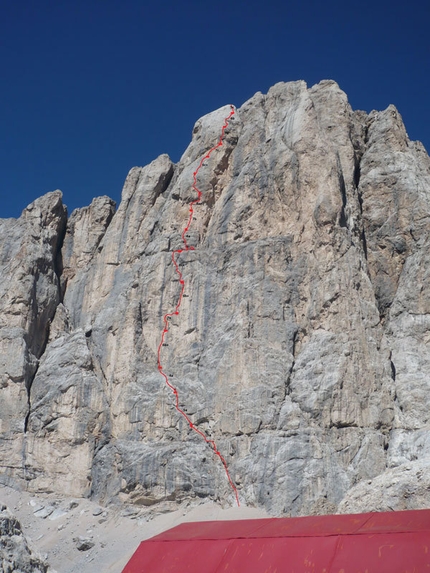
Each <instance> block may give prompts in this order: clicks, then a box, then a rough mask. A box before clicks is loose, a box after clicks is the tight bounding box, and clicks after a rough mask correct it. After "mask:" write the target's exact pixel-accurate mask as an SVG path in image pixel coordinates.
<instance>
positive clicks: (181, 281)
mask: <svg viewBox="0 0 430 573" xmlns="http://www.w3.org/2000/svg"><path fill="white" fill-rule="evenodd" d="M230 108H231V111H230V114H229V115H228V116H227V117H226V118H224V125H223V126H222V131H221V136H220V138H219V140H218V143H217V145H215V146H214V147H212V148H211V149H210V150H209V151H208V152H207V153H206V155H204V156H203V157H202V158H201V160H200V163H199V166H198V167H197V169H196V170H195V171H194V173H193V189H194V191H196V192H197V199H194V201H191V202H190V215H189V217H188V222H187V224H186V227H185V228H184V230H183V231H182V235H181V237H182V242H183V243H184V247H183V248H182V249H176V250H175V251H172V262H173V264H174V266H175V271H176V273H177V274H178V276H179V284H180V285H181V292H180V293H179V299H178V302H177V304H176V307H175V310H174V311H173V312H168V313H167V314H165V315H164V318H163V321H164V329H163V332H162V334H161V341H160V344H159V345H158V353H157V356H158V370H159V372H160V374H161V375H162V376H163V378H164V380H165V382H166V384H167V386H168V387H169V388H170V389H171V390H172V393H173V394H174V395H175V408H176V410H177V411H178V412H179V413H180V414H181V416H183V417H184V418H185V419H186V421H187V422H188V424H189V426H190V428H191V429H192V430H194V431H195V432H196V433H197V434H199V435H200V436H201V437H202V438H203V439H204V441H205V442H206V443H207V444H209V446H210V447H211V448H212V450H213V452H214V454H216V455H217V456H218V457H219V459H220V460H221V463H222V465H223V466H224V469H225V473H226V475H227V479H228V481H229V483H230V485H231V487H232V489H233V491H234V495H235V497H236V502H237V505H238V506H239V505H240V503H239V494H238V492H237V488H236V486H235V484H234V482H233V480H232V479H231V476H230V472H229V471H228V467H227V462H226V461H225V459H224V457H223V456H222V454H221V452H220V451H219V450H218V448H217V446H216V444H215V442H214V440H210V439H209V438H208V437H207V436H206V434H204V433H203V432H202V431H201V430H200V429H199V428H198V427H197V426H195V425H194V424H193V422H192V421H191V420H190V418H189V417H188V415H187V413H186V412H184V410H182V408H181V407H180V406H179V395H178V390H177V389H176V388H175V387H174V386H173V384H171V383H170V382H169V378H168V376H167V374H166V373H165V372H164V371H163V367H162V366H161V361H160V354H161V349H162V347H163V344H165V342H164V340H165V337H166V334H167V333H168V332H169V320H170V319H171V317H172V316H175V315H178V314H179V308H180V306H181V303H182V299H183V296H184V290H185V282H184V279H183V277H182V273H181V271H180V270H179V266H178V261H177V259H176V255H180V254H181V253H183V252H184V251H194V250H195V248H194V247H192V246H191V247H190V246H189V245H188V242H187V237H186V233H187V232H188V231H189V230H190V226H191V222H192V220H193V215H194V205H195V204H196V203H198V202H199V201H200V199H201V197H202V192H201V191H200V190H199V189H198V187H197V174H198V172H199V170H200V168H201V167H202V166H203V163H204V161H205V159H209V157H210V156H211V153H212V152H213V151H215V149H217V148H218V147H221V145H222V140H223V138H224V131H225V130H226V128H227V127H228V120H229V119H230V118H231V117H232V116H233V115H234V113H235V111H234V107H233V106H232V105H231V106H230Z"/></svg>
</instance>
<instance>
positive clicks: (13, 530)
mask: <svg viewBox="0 0 430 573" xmlns="http://www.w3.org/2000/svg"><path fill="white" fill-rule="evenodd" d="M0 569H1V571H2V572H4V573H13V572H15V571H16V572H17V573H18V572H19V573H47V571H48V565H47V563H46V561H45V560H43V559H42V558H41V557H40V556H38V555H37V554H36V553H35V552H34V551H33V550H32V549H31V547H30V546H29V543H28V541H27V539H26V538H25V536H24V535H23V532H22V529H21V525H20V523H19V521H18V520H17V519H16V518H15V517H14V516H13V515H12V514H11V512H10V511H9V510H8V509H7V508H6V506H5V505H3V504H0Z"/></svg>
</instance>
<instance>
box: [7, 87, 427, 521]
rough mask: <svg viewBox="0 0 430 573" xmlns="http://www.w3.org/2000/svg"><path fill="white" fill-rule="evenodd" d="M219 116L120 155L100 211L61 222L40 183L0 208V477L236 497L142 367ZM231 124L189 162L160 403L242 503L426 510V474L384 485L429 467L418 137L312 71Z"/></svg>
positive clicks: (147, 498)
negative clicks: (134, 163) (9, 214)
mask: <svg viewBox="0 0 430 573" xmlns="http://www.w3.org/2000/svg"><path fill="white" fill-rule="evenodd" d="M229 113H230V106H229V105H227V106H225V107H223V108H221V109H219V110H216V111H214V112H212V113H210V114H208V115H207V116H205V117H203V118H201V119H200V120H198V121H197V123H196V125H195V127H194V130H193V136H192V141H191V143H190V145H189V147H188V148H187V149H186V151H185V153H184V154H183V156H182V158H181V160H180V161H179V163H177V164H173V163H172V162H171V161H170V159H169V157H168V156H167V155H162V156H160V157H158V158H157V159H155V160H154V161H153V162H152V163H151V164H150V165H148V166H146V167H143V168H140V167H136V168H134V169H132V170H131V171H130V173H129V174H128V176H127V179H126V181H125V185H124V189H123V194H122V200H121V203H120V205H119V206H118V209H117V210H116V211H115V205H114V203H113V201H112V200H110V199H109V198H108V197H98V198H96V199H94V201H93V202H92V204H91V205H90V206H89V207H86V208H83V209H78V210H76V211H74V212H73V213H72V215H71V216H70V218H69V219H68V220H67V216H66V211H65V208H64V206H63V205H62V202H61V194H60V193H59V192H54V193H49V194H47V195H45V196H44V197H42V198H40V199H38V200H37V201H36V202H35V203H33V204H32V205H31V206H30V207H28V208H27V209H26V210H25V211H24V213H23V215H22V216H21V218H19V219H17V220H1V222H0V235H1V242H0V264H1V277H2V280H1V282H0V289H1V294H0V312H1V314H0V347H1V349H2V352H1V359H0V432H1V434H0V471H1V477H0V479H1V481H3V482H4V483H7V484H8V485H14V486H15V487H23V486H25V487H26V488H28V489H29V490H31V491H36V492H47V491H49V492H51V491H52V492H56V493H59V494H62V493H64V494H67V495H72V496H91V497H92V498H94V499H97V500H99V501H100V502H101V503H109V502H117V503H135V504H141V505H152V504H157V503H158V502H160V501H166V500H169V501H171V502H172V503H174V502H175V501H180V500H184V499H187V498H190V499H196V498H198V499H200V498H201V499H205V498H210V499H215V500H219V501H221V502H222V503H225V504H228V503H234V492H233V490H232V488H231V487H230V485H229V482H228V480H227V476H226V474H225V471H224V468H223V466H222V464H221V462H220V459H219V458H218V457H217V456H215V455H214V454H213V452H212V451H211V448H210V447H208V446H207V445H206V444H205V442H204V440H203V439H202V438H201V437H200V436H198V435H197V434H196V433H195V432H193V431H192V429H190V427H189V424H187V422H186V421H185V420H184V418H183V417H181V416H180V415H178V412H177V411H176V409H175V408H174V397H173V395H172V392H171V391H170V390H169V388H168V387H167V386H166V384H165V382H164V379H163V377H162V376H161V375H160V373H159V371H158V368H157V348H158V345H159V343H160V338H161V331H162V330H163V328H164V323H163V315H164V314H165V313H167V312H170V311H172V310H174V308H175V306H176V304H177V301H178V296H179V292H180V285H179V283H178V275H177V273H176V272H175V269H174V265H173V264H172V258H171V253H172V251H173V250H174V249H178V248H180V247H181V245H182V240H181V233H182V231H183V229H184V227H185V226H186V223H187V221H188V217H189V203H190V201H192V200H194V199H196V192H195V191H194V190H193V188H192V184H193V173H194V172H195V171H196V169H197V167H198V165H199V163H200V160H201V158H202V156H203V155H205V154H206V153H207V152H208V150H209V149H211V148H212V147H213V146H214V145H216V143H217V142H218V140H219V137H220V135H221V129H222V125H223V124H224V119H225V118H226V117H227V116H228V115H229ZM233 118H234V119H233ZM233 118H232V119H230V121H229V124H228V127H227V129H226V130H225V137H224V140H223V145H222V146H219V147H218V148H217V149H216V150H215V151H213V153H211V156H210V158H209V159H208V160H206V162H205V166H204V167H202V168H201V169H199V171H198V175H197V185H198V188H199V189H200V190H201V191H202V199H201V202H200V204H198V205H196V206H195V207H194V217H195V219H193V220H192V223H191V226H190V229H189V232H188V234H189V238H188V242H189V244H190V245H192V246H194V247H195V249H194V250H190V251H188V252H184V253H182V254H181V255H180V256H179V257H178V260H179V264H180V270H181V272H182V274H183V277H184V281H185V287H186V288H185V294H186V295H187V296H186V297H184V299H183V301H182V304H181V307H180V313H179V315H178V316H174V317H173V318H172V320H171V321H170V326H169V331H168V334H167V337H166V340H167V343H168V346H166V347H163V348H162V363H163V368H164V370H165V371H166V372H167V373H168V374H169V378H170V380H171V381H172V384H174V386H175V387H176V388H177V389H178V394H179V400H180V404H181V407H183V409H184V410H186V412H187V414H188V416H189V417H190V419H191V420H192V422H193V423H194V424H195V425H196V426H197V427H198V428H199V429H200V430H201V431H202V432H204V433H205V434H206V435H207V436H208V438H210V439H213V440H215V442H216V444H217V447H218V449H219V451H220V452H221V453H222V455H223V456H224V458H225V460H226V462H227V465H228V468H229V471H230V474H231V477H232V479H233V481H234V483H235V484H236V486H237V488H238V492H239V497H240V500H241V501H242V502H243V503H246V504H248V505H257V506H264V507H265V508H266V509H267V510H268V511H269V512H270V513H272V514H274V515H281V514H284V515H285V514H287V515H288V514H291V515H298V514H311V513H327V512H335V511H338V510H341V511H344V510H345V511H346V510H348V508H349V509H350V510H354V511H360V510H361V509H365V510H369V504H370V505H371V504H372V502H371V501H369V500H371V499H378V503H379V506H380V507H379V506H378V508H379V509H386V508H389V509H401V508H403V507H410V508H413V507H424V506H427V507H428V506H430V491H429V490H428V488H427V490H426V491H424V490H423V492H421V494H420V495H417V496H409V500H408V502H407V503H406V502H405V498H404V496H405V488H404V487H400V486H399V487H397V488H391V490H390V492H391V493H390V495H385V497H384V495H382V494H383V493H384V492H386V491H387V488H388V487H391V484H392V482H393V479H396V480H397V482H396V483H400V482H399V480H400V481H401V482H402V483H403V482H405V483H406V484H407V483H408V479H409V477H408V476H412V474H413V476H412V477H411V478H410V479H411V480H412V481H413V480H415V481H416V480H417V477H416V472H415V473H414V471H415V470H414V468H415V465H412V466H411V463H412V464H414V463H415V464H416V463H417V460H418V462H419V467H418V466H417V469H416V471H426V468H427V471H428V469H430V468H429V466H430V318H429V317H430V271H429V269H430V254H429V253H430V249H429V229H430V218H429V214H430V160H429V157H428V155H427V153H426V151H425V149H424V148H423V146H422V145H421V144H420V143H419V142H411V141H409V139H408V136H407V134H406V131H405V128H404V126H403V123H402V120H401V117H400V115H399V113H398V112H397V110H396V109H395V108H394V107H393V106H390V107H388V108H387V109H386V110H385V111H382V112H371V113H370V114H367V113H365V112H363V111H353V110H352V109H351V107H350V105H349V103H348V100H347V96H346V95H345V93H344V92H342V91H341V90H340V89H339V87H338V85H337V84H336V83H335V82H333V81H323V82H321V83H319V84H318V85H316V86H313V87H312V88H310V89H308V88H307V86H306V84H305V83H304V82H302V81H298V82H291V83H279V84H276V85H275V86H274V87H272V88H271V89H270V90H269V92H268V94H267V95H263V94H261V93H257V94H256V95H255V96H254V97H252V98H251V99H250V100H249V101H247V102H246V103H245V104H243V105H242V107H240V108H238V109H236V110H235V113H234V115H233ZM411 468H412V469H411ZM402 480H403V481H402ZM414 483H415V482H414ZM360 488H361V489H360ZM424 489H425V488H424ZM420 491H421V490H420ZM378 492H379V493H378ZM393 492H394V493H393ZM426 492H427V493H426ZM372 496H373V498H372ZM384 499H385V500H386V502H384Z"/></svg>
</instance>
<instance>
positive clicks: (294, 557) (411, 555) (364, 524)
mask: <svg viewBox="0 0 430 573" xmlns="http://www.w3.org/2000/svg"><path fill="white" fill-rule="evenodd" d="M426 572H428V573H430V510H417V511H393V512H389V513H361V514H356V515H323V516H316V517H295V518H272V519H249V520H241V521H203V522H196V523H183V524H182V525H178V527H174V528H173V529H169V530H168V531H166V532H164V533H162V534H161V535H157V536H156V537H152V538H151V539H148V540H146V541H143V542H142V543H141V544H140V545H139V547H138V549H137V551H136V552H135V553H134V555H133V557H132V558H131V559H130V561H129V562H128V564H127V565H126V567H125V569H124V571H123V573H426Z"/></svg>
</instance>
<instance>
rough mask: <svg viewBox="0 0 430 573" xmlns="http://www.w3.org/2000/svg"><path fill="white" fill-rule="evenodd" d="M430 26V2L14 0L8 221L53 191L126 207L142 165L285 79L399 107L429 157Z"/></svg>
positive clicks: (6, 132) (6, 21) (70, 198)
mask: <svg viewBox="0 0 430 573" xmlns="http://www.w3.org/2000/svg"><path fill="white" fill-rule="evenodd" d="M429 23H430V3H429V1H428V0H408V1H405V0H404V1H402V2H400V1H398V0H391V1H388V0H387V1H385V0H373V1H367V0H362V1H361V2H352V1H349V0H325V1H323V0H321V1H318V2H317V1H313V0H291V1H289V0H284V1H277V0H260V1H255V0H246V2H238V1H230V2H226V1H224V0H213V1H209V0H206V1H200V2H197V1H194V0H183V1H180V0H176V1H172V0H167V1H164V2H163V1H162V0H158V1H155V0H154V1H152V0H151V1H144V0H140V1H137V0H118V1H111V0H70V1H64V0H53V1H48V0H37V1H35V0H31V1H30V0H20V1H17V0H2V1H1V3H0V66H1V89H0V103H1V105H0V193H1V202H0V217H16V216H19V214H20V213H21V211H22V209H23V208H24V207H26V205H27V204H29V203H30V202H31V201H33V200H34V199H35V198H37V197H39V196H40V195H43V194H44V193H46V192H48V191H52V190H54V189H61V190H62V191H63V193H64V202H65V203H66V204H67V206H68V208H69V212H71V211H72V210H73V209H74V208H76V207H82V206H85V205H88V204H89V203H90V202H91V200H92V198H93V197H95V196H97V195H109V196H110V197H112V198H113V199H115V200H116V201H119V198H120V194H121V189H122V185H123V182H124V179H125V177H126V175H127V172H128V170H129V169H130V168H131V167H133V166H135V165H140V166H143V165H146V164H148V163H149V162H150V161H152V160H153V159H154V158H155V157H157V156H158V155H160V154H161V153H168V154H169V155H170V157H171V158H172V159H173V161H178V160H179V158H180V156H181V154H182V153H183V151H184V149H185V148H186V146H187V145H188V143H189V141H190V138H191V131H192V127H193V124H194V122H195V121H196V120H197V119H198V118H199V117H201V116H202V115H204V114H205V113H208V112H210V111H212V110H214V109H216V108H218V107H221V106H223V105H225V104H228V103H233V104H234V105H236V106H240V105H241V104H242V103H243V102H244V101H246V100H247V99H248V98H250V97H251V96H252V95H253V94H254V93H255V92H257V91H262V92H267V90H268V89H269V88H270V86H271V85H273V84H274V83H276V82H278V81H292V80H298V79H304V80H305V81H306V82H307V83H308V85H313V84H315V83H317V82H319V81H320V80H322V79H334V80H336V81H337V82H338V83H339V85H340V87H341V88H342V89H343V90H344V91H346V93H347V94H348V97H349V100H350V102H351V105H352V106H353V108H355V109H364V110H366V111H370V110H372V109H378V110H379V109H385V108H386V107H387V106H388V105H389V104H390V103H394V104H395V105H396V106H397V108H398V109H399V111H400V113H401V114H402V116H403V119H404V122H405V124H406V128H407V131H408V133H409V136H410V137H411V139H419V140H421V141H422V142H423V143H424V145H425V146H426V148H427V150H428V151H430V105H429V104H430V74H429V61H430V49H429V41H428V37H429V29H428V28H429Z"/></svg>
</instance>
